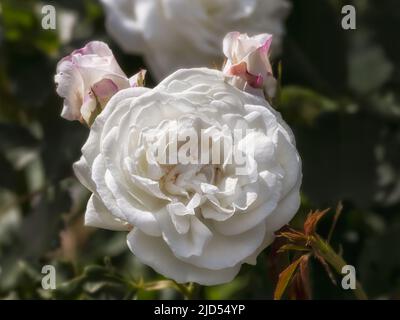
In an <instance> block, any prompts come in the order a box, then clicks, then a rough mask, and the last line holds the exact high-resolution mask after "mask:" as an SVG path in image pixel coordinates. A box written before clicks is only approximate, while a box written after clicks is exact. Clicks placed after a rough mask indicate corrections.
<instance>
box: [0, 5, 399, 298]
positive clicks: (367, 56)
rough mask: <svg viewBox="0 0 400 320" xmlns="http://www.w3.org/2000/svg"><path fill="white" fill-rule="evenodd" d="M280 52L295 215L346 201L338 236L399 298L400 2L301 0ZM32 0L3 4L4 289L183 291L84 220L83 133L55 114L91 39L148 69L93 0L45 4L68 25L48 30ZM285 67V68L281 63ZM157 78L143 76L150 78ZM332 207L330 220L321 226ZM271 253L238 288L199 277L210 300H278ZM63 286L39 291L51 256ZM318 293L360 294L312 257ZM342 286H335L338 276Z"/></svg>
mask: <svg viewBox="0 0 400 320" xmlns="http://www.w3.org/2000/svg"><path fill="white" fill-rule="evenodd" d="M291 2H292V10H291V13H290V15H289V17H288V19H287V20H286V36H285V38H284V42H283V50H282V54H281V56H280V57H277V58H276V59H275V60H274V61H273V63H274V67H275V69H280V70H281V72H280V79H281V82H282V86H281V90H280V92H279V95H278V97H277V99H276V102H275V107H276V108H277V109H278V110H279V111H280V112H281V113H282V115H283V117H284V119H285V120H286V121H287V122H288V123H289V125H290V126H291V127H292V128H293V130H294V132H295V135H296V139H297V144H298V149H299V152H300V154H301V157H302V159H303V172H304V180H303V187H302V192H303V194H302V195H303V200H302V206H301V209H300V211H299V214H298V215H297V216H296V218H295V219H294V220H293V221H292V223H291V225H293V226H301V224H302V223H303V221H304V219H305V216H306V215H307V213H308V212H309V211H310V210H311V209H318V208H320V209H324V208H328V207H331V208H333V209H334V208H335V207H336V205H337V203H338V202H339V201H340V200H342V201H343V205H344V209H343V213H342V215H341V217H340V220H339V221H338V224H337V227H336V229H335V232H334V235H333V240H332V244H333V246H334V248H335V249H337V250H341V252H342V253H343V256H344V258H345V259H346V261H347V262H348V263H349V264H352V265H354V266H355V267H356V271H357V276H358V277H359V278H360V281H361V282H362V283H363V285H364V288H365V290H366V292H367V293H368V295H369V296H370V297H371V298H374V299H378V298H379V299H399V298H400V249H399V246H400V92H399V88H400V42H399V41H398V30H399V28H400V3H399V1H398V0H380V1H373V0H370V1H368V0H365V1H362V0H361V1H339V0H336V1H335V0H308V1H304V0H303V1H301V0H297V1H296V0H293V1H291ZM44 4H45V3H43V2H40V1H36V0H0V298H3V299H54V298H56V299H96V298H99V299H106V298H107V299H121V298H126V299H132V298H137V299H157V298H167V299H170V298H171V299H173V298H182V295H181V294H180V293H179V291H177V290H174V289H173V288H170V287H169V286H168V285H164V286H163V285H162V284H163V283H162V282H161V283H159V284H160V285H159V286H158V287H157V286H153V288H152V290H144V289H138V288H137V286H133V285H132V283H133V282H136V283H137V282H140V281H143V283H147V282H152V283H153V282H154V281H158V280H161V279H162V277H161V276H160V275H158V274H156V273H155V272H154V271H152V270H151V269H150V268H148V267H146V266H144V265H142V264H140V263H139V262H138V261H137V260H136V259H135V257H134V256H133V255H132V254H131V253H130V251H129V249H128V248H127V246H126V234H125V233H123V232H112V231H106V230H99V229H93V228H88V227H84V226H83V212H84V210H85V205H86V201H87V199H88V196H89V194H88V192H87V191H86V190H85V189H84V188H83V187H82V186H81V185H80V184H79V183H78V182H77V180H76V179H75V178H74V175H73V172H72V163H73V162H74V161H76V160H77V159H78V158H79V156H80V148H81V146H82V145H83V143H84V141H85V140H86V138H87V135H88V129H87V128H85V127H84V126H82V125H81V124H80V123H78V122H69V121H66V120H64V119H62V118H61V117H60V116H59V114H60V112H61V108H62V99H61V98H59V97H57V95H56V93H55V85H54V81H53V77H54V74H55V69H56V64H57V62H58V60H59V59H60V58H61V57H63V56H65V55H67V54H68V53H70V52H71V51H72V50H73V49H76V48H80V47H82V46H83V45H84V44H85V43H87V42H88V41H91V40H103V41H105V42H106V43H108V44H109V45H110V47H111V48H112V50H113V52H114V55H115V56H116V58H117V61H118V62H119V64H120V65H121V67H122V69H123V70H124V71H125V72H126V73H127V74H128V75H132V74H134V73H136V72H137V71H138V70H139V69H140V68H143V67H144V68H146V65H145V62H144V61H143V59H142V58H141V57H140V56H132V55H126V54H124V53H123V52H122V51H121V49H120V48H119V47H118V46H117V45H116V43H115V42H114V41H113V40H112V39H111V38H110V37H109V36H108V35H107V33H106V30H105V28H104V19H105V17H104V12H103V9H102V7H101V6H100V4H99V3H98V2H97V1H95V0H83V1H80V0H68V1H67V0H60V1H47V2H46V4H52V5H54V6H55V7H56V9H57V21H58V22H57V23H58V24H61V25H62V28H57V30H43V29H42V28H41V18H42V15H41V8H42V6H43V5H44ZM345 4H353V5H354V6H355V7H356V9H357V30H346V31H345V30H343V29H342V28H341V19H342V14H341V8H342V6H343V5H345ZM279 65H280V68H278V66H279ZM154 85H155V82H154V81H152V80H151V74H150V78H149V79H148V80H147V86H150V87H152V86H154ZM333 214H334V210H332V211H331V212H330V213H329V214H328V216H327V217H325V218H324V220H323V221H322V223H321V225H320V228H319V233H320V234H322V235H324V236H326V234H327V232H328V230H329V227H330V224H331V221H332V217H333ZM269 250H270V249H267V250H265V252H263V253H262V254H261V255H260V256H259V258H258V263H257V266H255V267H253V266H245V267H243V268H242V270H241V272H240V274H239V276H238V277H237V278H236V279H235V280H234V281H232V282H231V283H229V284H226V285H221V286H214V287H204V288H201V290H200V292H198V293H197V294H198V297H201V298H206V299H253V298H261V299H270V298H272V292H273V288H274V283H273V280H271V277H270V270H269V269H270V261H269V258H268V253H269ZM46 264H51V265H53V266H55V267H56V270H57V289H56V290H43V289H42V286H41V280H42V276H43V274H42V273H41V270H42V267H43V265H46ZM311 280H312V289H313V298H314V299H336V298H338V299H352V298H353V295H352V294H351V292H348V291H344V290H342V289H341V287H340V285H339V286H335V285H334V284H332V282H331V280H330V279H329V277H328V275H327V274H326V272H325V271H324V269H323V267H321V266H320V265H319V264H318V263H315V262H313V263H312V268H311ZM339 284H340V282H339Z"/></svg>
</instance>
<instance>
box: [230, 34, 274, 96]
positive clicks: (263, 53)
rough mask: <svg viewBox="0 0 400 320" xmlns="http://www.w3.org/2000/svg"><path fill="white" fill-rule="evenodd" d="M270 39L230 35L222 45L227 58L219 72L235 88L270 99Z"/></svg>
mask: <svg viewBox="0 0 400 320" xmlns="http://www.w3.org/2000/svg"><path fill="white" fill-rule="evenodd" d="M271 43H272V35H270V34H267V33H263V34H259V35H256V36H254V37H249V36H248V35H247V34H245V33H239V32H230V33H228V34H227V35H226V36H225V38H224V41H223V51H224V54H225V56H226V58H227V61H226V64H225V66H224V68H223V72H224V73H225V75H226V76H227V77H228V79H229V82H230V83H231V84H232V85H234V86H235V87H237V88H239V89H241V90H244V91H247V92H250V93H252V94H256V95H260V96H263V95H264V93H266V95H267V96H268V97H273V96H274V94H275V90H276V80H275V78H274V77H273V73H272V67H271V63H270V61H269V50H270V47H271Z"/></svg>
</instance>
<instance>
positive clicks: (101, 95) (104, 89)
mask: <svg viewBox="0 0 400 320" xmlns="http://www.w3.org/2000/svg"><path fill="white" fill-rule="evenodd" d="M92 91H93V93H94V95H95V96H96V98H97V101H98V102H99V103H100V106H101V108H102V109H103V108H104V107H105V105H106V104H107V102H108V101H110V99H111V97H112V96H113V95H114V94H116V93H117V92H118V91H119V90H118V86H117V85H116V84H115V82H114V81H112V80H111V79H102V80H100V81H99V82H96V83H95V84H94V85H93V86H92Z"/></svg>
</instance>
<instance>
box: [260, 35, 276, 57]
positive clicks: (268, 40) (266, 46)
mask: <svg viewBox="0 0 400 320" xmlns="http://www.w3.org/2000/svg"><path fill="white" fill-rule="evenodd" d="M272 38H273V36H272V34H268V35H267V38H266V39H265V42H264V43H263V44H262V45H261V47H260V49H261V51H262V52H263V53H265V54H268V53H269V50H270V49H271V44H272Z"/></svg>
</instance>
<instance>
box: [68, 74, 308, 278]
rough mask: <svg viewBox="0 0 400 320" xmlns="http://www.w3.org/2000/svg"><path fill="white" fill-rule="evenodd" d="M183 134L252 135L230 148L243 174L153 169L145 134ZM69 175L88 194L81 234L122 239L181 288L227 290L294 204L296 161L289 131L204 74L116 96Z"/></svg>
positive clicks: (217, 167)
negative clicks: (107, 232)
mask: <svg viewBox="0 0 400 320" xmlns="http://www.w3.org/2000/svg"><path fill="white" fill-rule="evenodd" d="M189 128H190V129H194V130H196V131H200V130H203V129H204V130H210V129H212V130H214V131H215V132H216V134H215V135H213V139H214V141H215V139H218V137H223V138H229V135H230V132H232V130H234V129H238V128H240V129H252V130H251V131H247V130H246V131H245V132H248V134H246V135H245V136H243V137H242V139H240V140H239V141H236V143H235V146H234V147H235V148H237V149H238V150H241V151H243V153H245V156H246V157H247V158H248V160H249V164H250V165H249V166H248V168H247V173H248V174H246V175H238V174H237V172H236V171H235V164H234V163H232V164H225V163H222V164H212V163H206V164H190V163H189V164H181V163H177V164H171V163H167V164H165V163H160V162H159V161H157V159H158V158H157V157H156V155H155V154H154V153H153V152H154V148H152V146H151V145H150V144H149V143H148V141H147V140H146V139H145V136H146V133H148V132H150V131H152V130H153V131H154V130H155V131H157V132H159V133H166V132H167V131H170V130H176V131H178V132H181V133H185V131H186V130H188V129H189ZM155 143H157V141H156V142H155ZM248 146H253V148H247V147H248ZM178 147H179V148H182V147H183V146H182V145H178ZM246 150H253V151H254V153H246ZM74 170H75V173H76V175H77V177H78V178H79V180H80V181H81V182H82V183H83V184H84V185H85V186H86V187H87V188H88V189H89V190H90V191H91V192H92V193H93V194H92V196H91V198H90V200H89V202H88V205H87V209H86V214H85V223H86V225H89V226H94V227H99V228H106V229H111V230H126V231H129V233H128V237H127V243H128V246H129V248H130V249H131V251H132V252H133V253H134V254H135V255H136V256H137V257H138V259H139V260H140V261H142V262H143V263H145V264H147V265H149V266H150V267H152V268H153V269H154V270H156V271H157V272H159V273H161V274H163V275H165V276H166V277H169V278H172V279H174V280H176V281H177V282H180V283H183V282H197V283H200V284H204V285H214V284H219V283H224V282H228V281H230V280H232V279H233V278H234V277H235V275H236V274H237V273H238V272H239V270H240V267H241V265H242V264H243V263H250V264H255V262H256V258H257V256H258V254H259V253H260V252H261V251H262V250H263V249H264V248H265V247H266V246H268V245H269V244H270V243H271V241H272V240H273V238H274V232H275V231H276V230H278V229H280V228H281V227H282V226H283V225H285V224H287V223H288V222H289V221H290V220H291V218H292V217H293V216H294V214H295V213H296V211H297V209H298V207H299V203H300V196H299V188H300V184H301V177H302V174H301V161H300V158H299V155H298V153H297V150H296V147H295V140H294V137H293V134H292V132H291V130H290V128H288V126H287V125H286V124H285V122H284V121H283V120H282V118H281V116H280V115H279V113H277V112H276V111H274V109H272V108H271V106H270V105H269V104H268V103H267V101H266V100H265V99H263V98H260V97H257V96H255V95H251V94H248V93H246V92H243V91H241V90H239V89H237V88H235V87H233V86H232V85H230V84H229V83H227V82H226V81H225V75H224V74H223V73H222V72H220V71H217V70H210V69H206V68H204V69H183V70H179V71H177V72H175V73H173V74H172V75H170V76H169V77H167V78H166V79H165V80H163V81H162V82H161V83H160V84H159V85H158V86H157V87H155V88H154V89H147V88H141V87H137V88H129V89H125V90H122V91H120V92H118V93H117V94H116V95H114V96H113V97H112V98H111V100H110V101H109V102H108V104H107V106H106V108H105V109H104V111H103V112H102V113H101V114H100V115H99V116H98V117H97V118H96V120H95V121H94V123H93V125H92V127H91V130H90V135H89V137H88V140H87V142H86V143H85V145H84V146H83V148H82V157H81V159H80V160H79V161H78V162H77V163H75V164H74Z"/></svg>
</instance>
